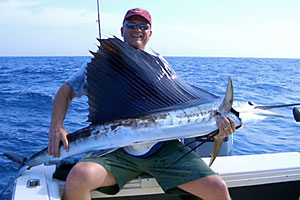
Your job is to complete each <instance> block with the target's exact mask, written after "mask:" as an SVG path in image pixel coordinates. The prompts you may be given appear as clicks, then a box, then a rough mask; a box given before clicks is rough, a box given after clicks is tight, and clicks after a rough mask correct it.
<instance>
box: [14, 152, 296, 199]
mask: <svg viewBox="0 0 300 200" xmlns="http://www.w3.org/2000/svg"><path fill="white" fill-rule="evenodd" d="M209 159H210V158H204V161H205V162H206V163H208V162H209ZM212 169H213V170H214V171H215V172H217V173H218V174H219V175H220V176H221V177H222V178H223V180H224V181H225V182H226V184H227V186H228V187H229V189H230V192H231V194H234V191H237V190H240V189H241V188H248V189H247V191H249V187H259V186H271V185H275V184H285V183H287V184H290V183H293V185H292V186H289V187H293V189H292V191H294V193H295V194H292V195H294V196H295V195H296V196H297V195H298V196H297V197H299V195H300V153H298V152H290V153H275V154H260V155H244V156H224V157H218V159H216V161H215V163H214V164H213V166H212ZM54 170H55V165H49V166H46V165H39V166H36V167H33V168H32V169H30V170H28V171H26V172H25V173H24V174H23V175H22V176H20V177H19V178H18V179H17V181H16V187H15V190H14V193H13V196H12V199H13V200H27V199H28V200H29V199H30V200H35V199H36V200H42V199H45V200H46V199H47V200H59V199H61V195H62V191H63V186H64V182H63V181H59V180H57V179H54V178H52V174H53V172H54ZM30 180H39V182H40V186H32V187H30V186H28V182H30ZM295 184H296V185H295ZM295 187H296V190H295ZM297 189H298V190H297ZM261 191H266V190H264V189H262V190H261ZM274 192H276V191H274ZM281 192H282V191H281ZM163 193H164V192H163V191H162V190H161V188H160V187H159V185H158V184H157V182H156V181H155V179H154V178H152V177H143V178H142V177H138V178H137V179H135V180H132V181H131V182H129V183H128V184H127V185H125V187H124V188H123V189H122V190H121V191H120V192H119V193H118V194H116V195H105V194H102V193H100V192H97V191H93V192H92V196H93V198H97V199H101V198H105V199H107V198H116V197H125V196H126V197H129V196H131V197H132V196H142V195H158V194H163ZM288 193H290V192H289V191H288ZM235 195H237V194H235ZM239 195H240V194H239ZM257 195H259V194H258V193H256V197H257ZM261 195H263V194H261ZM141 199H143V198H141ZM164 199H166V198H165V197H164ZM233 199H238V198H234V197H233ZM246 199H249V198H246ZM256 199H257V198H256ZM264 199H266V198H264ZM270 199H271V198H270ZM272 199H274V198H272ZM296 199H298V198H296Z"/></svg>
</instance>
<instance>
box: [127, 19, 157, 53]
mask: <svg viewBox="0 0 300 200" xmlns="http://www.w3.org/2000/svg"><path fill="white" fill-rule="evenodd" d="M128 23H135V24H137V26H136V28H135V29H130V28H128V27H127V24H128ZM140 24H148V26H149V28H148V29H147V30H142V29H140V27H139V25H140ZM121 34H122V36H123V38H124V41H126V42H128V43H129V44H131V45H132V46H134V47H135V48H138V49H142V50H145V48H146V44H147V42H148V41H149V39H150V37H151V35H152V31H151V27H150V24H149V23H148V21H147V20H146V19H144V18H143V17H140V16H132V17H130V18H128V19H126V20H125V22H124V24H123V27H122V28H121Z"/></svg>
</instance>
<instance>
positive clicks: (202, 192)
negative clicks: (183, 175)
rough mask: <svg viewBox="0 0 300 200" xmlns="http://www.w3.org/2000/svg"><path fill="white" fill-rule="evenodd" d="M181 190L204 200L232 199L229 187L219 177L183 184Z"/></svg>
mask: <svg viewBox="0 0 300 200" xmlns="http://www.w3.org/2000/svg"><path fill="white" fill-rule="evenodd" d="M179 188H181V189H183V190H185V191H187V192H189V193H192V194H194V195H196V196H198V197H201V198H203V199H214V200H215V199H230V197H229V192H228V189H227V185H226V184H225V182H224V181H223V180H222V179H221V177H219V176H217V175H211V176H207V177H204V178H201V179H198V180H195V181H192V182H189V183H186V184H183V185H181V186H179Z"/></svg>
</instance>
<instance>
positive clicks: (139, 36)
mask: <svg viewBox="0 0 300 200" xmlns="http://www.w3.org/2000/svg"><path fill="white" fill-rule="evenodd" d="M131 37H133V38H143V36H142V35H141V34H131Z"/></svg>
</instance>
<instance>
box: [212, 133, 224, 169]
mask: <svg viewBox="0 0 300 200" xmlns="http://www.w3.org/2000/svg"><path fill="white" fill-rule="evenodd" d="M223 141H224V138H223V137H222V138H219V137H215V138H214V147H213V151H212V154H211V158H210V162H209V166H211V165H212V164H213V162H214V161H215V159H216V157H217V155H218V153H219V151H220V150H221V148H222V144H223Z"/></svg>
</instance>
